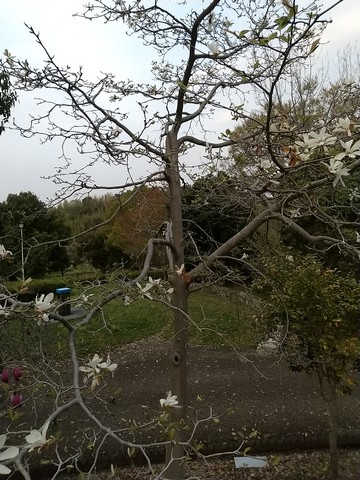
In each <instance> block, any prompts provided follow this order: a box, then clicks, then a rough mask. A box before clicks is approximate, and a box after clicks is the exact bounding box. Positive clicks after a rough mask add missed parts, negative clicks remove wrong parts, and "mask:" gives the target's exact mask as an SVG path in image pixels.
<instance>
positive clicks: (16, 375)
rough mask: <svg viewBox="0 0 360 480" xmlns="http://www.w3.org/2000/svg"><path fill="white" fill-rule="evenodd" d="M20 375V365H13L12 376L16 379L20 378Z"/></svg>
mask: <svg viewBox="0 0 360 480" xmlns="http://www.w3.org/2000/svg"><path fill="white" fill-rule="evenodd" d="M21 376H22V371H21V368H20V367H15V368H14V370H13V377H14V378H15V380H16V381H18V380H20V378H21Z"/></svg>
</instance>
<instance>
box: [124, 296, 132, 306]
mask: <svg viewBox="0 0 360 480" xmlns="http://www.w3.org/2000/svg"><path fill="white" fill-rule="evenodd" d="M131 302H132V298H131V297H130V296H129V295H125V297H124V305H130V303H131Z"/></svg>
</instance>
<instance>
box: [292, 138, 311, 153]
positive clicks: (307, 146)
mask: <svg viewBox="0 0 360 480" xmlns="http://www.w3.org/2000/svg"><path fill="white" fill-rule="evenodd" d="M301 138H302V140H299V141H297V142H295V145H297V146H298V147H300V150H301V151H302V152H303V153H308V152H309V150H311V149H312V148H314V146H315V144H314V139H313V138H310V137H309V134H308V133H303V134H302V135H301Z"/></svg>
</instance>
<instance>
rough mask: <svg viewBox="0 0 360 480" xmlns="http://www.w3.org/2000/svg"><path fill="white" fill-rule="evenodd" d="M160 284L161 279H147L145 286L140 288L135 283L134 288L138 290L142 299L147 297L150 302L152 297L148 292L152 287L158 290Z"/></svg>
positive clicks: (138, 284)
mask: <svg viewBox="0 0 360 480" xmlns="http://www.w3.org/2000/svg"><path fill="white" fill-rule="evenodd" d="M160 282H161V278H156V279H153V278H151V277H149V280H148V282H147V284H146V285H145V287H142V286H141V285H140V283H139V282H137V283H136V286H137V287H138V288H139V289H140V292H141V294H142V296H143V297H147V298H149V299H150V300H152V296H151V295H150V293H148V292H149V290H151V289H152V288H154V287H155V288H159V286H160Z"/></svg>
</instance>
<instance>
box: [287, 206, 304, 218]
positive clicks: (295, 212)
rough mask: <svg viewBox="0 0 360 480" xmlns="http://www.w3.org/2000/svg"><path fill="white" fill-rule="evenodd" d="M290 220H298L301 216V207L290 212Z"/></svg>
mask: <svg viewBox="0 0 360 480" xmlns="http://www.w3.org/2000/svg"><path fill="white" fill-rule="evenodd" d="M289 213H290V218H297V217H300V216H301V212H300V207H297V208H292V209H291V210H289Z"/></svg>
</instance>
